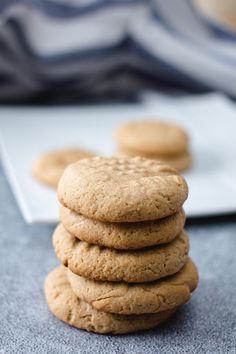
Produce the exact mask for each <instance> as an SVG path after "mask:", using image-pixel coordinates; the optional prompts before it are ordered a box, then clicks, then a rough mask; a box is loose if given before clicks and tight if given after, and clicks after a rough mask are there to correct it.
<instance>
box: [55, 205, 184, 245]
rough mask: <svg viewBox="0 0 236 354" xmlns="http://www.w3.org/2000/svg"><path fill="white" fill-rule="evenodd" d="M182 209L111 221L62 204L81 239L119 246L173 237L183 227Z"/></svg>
mask: <svg viewBox="0 0 236 354" xmlns="http://www.w3.org/2000/svg"><path fill="white" fill-rule="evenodd" d="M185 218H186V217H185V213H184V211H183V209H181V210H180V211H179V212H177V213H175V214H174V215H171V216H169V217H166V218H163V219H159V220H154V221H147V222H145V221H143V222H137V223H110V222H106V223H104V222H101V221H97V220H93V219H89V218H86V217H85V216H83V215H81V214H77V213H75V212H74V211H72V210H70V209H68V208H66V207H64V206H61V207H60V219H61V222H62V224H63V226H64V227H65V228H66V229H67V231H69V232H70V233H71V234H72V235H74V236H76V237H77V238H79V239H80V240H82V241H86V242H88V243H92V244H97V245H100V246H105V247H111V248H117V249H135V248H142V247H147V246H153V245H157V244H161V243H168V242H170V241H172V240H173V239H174V238H175V237H176V236H177V235H178V234H179V233H180V232H181V231H182V229H183V227H184V223H185Z"/></svg>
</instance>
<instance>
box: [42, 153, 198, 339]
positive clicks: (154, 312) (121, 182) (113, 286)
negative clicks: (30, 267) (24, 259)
mask: <svg viewBox="0 0 236 354" xmlns="http://www.w3.org/2000/svg"><path fill="white" fill-rule="evenodd" d="M187 194H188V188H187V185H186V182H185V180H184V179H183V178H182V177H181V176H180V175H179V174H178V173H177V172H176V170H175V169H173V168H172V167H169V166H168V165H165V164H163V163H161V162H157V161H154V160H147V159H144V158H140V157H127V158H118V157H117V158H104V157H95V158H91V159H83V160H80V161H78V162H77V163H75V164H73V165H70V166H69V167H67V169H66V170H65V172H64V174H63V175H62V178H61V180H60V182H59V186H58V196H59V200H60V203H61V211H60V216H61V224H60V225H59V226H58V227H57V228H56V230H55V232H54V235H53V245H54V249H55V252H56V255H57V257H58V258H59V260H60V261H61V263H62V265H61V266H60V267H59V268H57V269H56V270H54V271H52V272H51V273H50V274H49V275H48V277H47V279H46V283H45V292H46V298H47V302H48V305H49V308H50V309H51V311H52V312H53V313H54V315H55V316H57V317H58V318H59V319H61V320H62V321H64V322H66V323H68V324H71V325H73V326H75V327H77V328H82V329H86V330H88V331H92V332H96V333H114V334H119V333H128V332H134V331H139V330H144V329H148V328H152V327H154V326H156V325H158V324H159V323H161V322H163V321H164V320H166V319H167V318H169V317H170V316H171V315H172V314H173V313H174V312H175V311H176V309H177V308H178V307H179V306H180V305H182V304H183V303H185V302H187V301H188V300H189V299H190V296H191V293H192V292H193V290H194V289H195V288H196V286H197V282H198V274H197V269H196V267H195V265H194V263H193V262H192V260H191V259H190V258H189V257H188V252H189V240H188V236H187V234H186V232H185V231H184V230H183V227H184V223H185V214H184V211H183V209H182V205H183V203H184V201H185V200H186V198H187Z"/></svg>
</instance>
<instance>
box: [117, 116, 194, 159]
mask: <svg viewBox="0 0 236 354" xmlns="http://www.w3.org/2000/svg"><path fill="white" fill-rule="evenodd" d="M116 140H117V143H118V145H119V147H120V148H122V149H125V150H128V151H131V152H134V153H136V154H137V155H139V153H143V154H147V155H165V156H167V155H176V154H182V153H185V152H186V151H187V150H188V137H187V134H186V132H185V131H184V130H183V129H182V128H181V127H179V126H176V125H174V124H172V123H165V122H160V121H136V122H129V123H125V124H123V125H122V126H121V127H120V128H119V129H117V131H116Z"/></svg>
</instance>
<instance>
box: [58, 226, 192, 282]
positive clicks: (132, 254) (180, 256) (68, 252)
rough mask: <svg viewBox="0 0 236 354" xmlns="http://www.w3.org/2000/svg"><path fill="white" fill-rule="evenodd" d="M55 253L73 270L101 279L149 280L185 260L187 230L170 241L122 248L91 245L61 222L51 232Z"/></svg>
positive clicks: (176, 269)
mask: <svg viewBox="0 0 236 354" xmlns="http://www.w3.org/2000/svg"><path fill="white" fill-rule="evenodd" d="M53 245H54V249H55V252H56V255H57V257H58V258H59V260H60V261H61V263H62V264H64V265H65V266H67V267H68V268H69V269H70V270H71V271H72V272H74V273H75V274H78V275H80V276H82V277H85V278H89V279H94V280H101V281H106V280H107V281H125V282H130V283H132V282H133V283H137V282H148V281H152V280H156V279H159V278H162V277H165V276H168V275H172V274H175V273H177V272H178V271H179V270H180V269H181V268H182V267H183V266H184V264H185V263H186V261H187V258H188V251H189V242H188V236H187V234H186V233H185V232H184V231H182V233H181V234H180V235H179V236H178V237H176V238H175V239H174V240H173V241H172V242H170V243H168V244H165V245H160V246H154V247H151V248H145V249H142V250H133V251H121V250H119V251H118V250H115V249H111V248H106V247H99V246H97V245H91V244H89V243H87V242H84V241H80V240H79V239H78V238H76V237H75V236H73V235H71V234H70V233H69V232H68V231H66V230H65V228H64V227H63V225H62V224H60V225H59V226H58V227H57V228H56V230H55V231H54V234H53Z"/></svg>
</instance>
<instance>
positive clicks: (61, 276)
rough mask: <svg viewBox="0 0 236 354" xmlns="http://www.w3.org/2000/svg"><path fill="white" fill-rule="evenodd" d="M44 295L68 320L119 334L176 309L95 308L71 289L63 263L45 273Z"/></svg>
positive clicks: (163, 317) (150, 324)
mask: <svg viewBox="0 0 236 354" xmlns="http://www.w3.org/2000/svg"><path fill="white" fill-rule="evenodd" d="M45 296H46V300H47V303H48V306H49V309H50V310H51V312H52V313H53V314H54V315H55V316H56V317H57V318H59V319H60V320H62V321H64V322H66V323H67V324H69V325H71V326H74V327H77V328H80V329H84V330H87V331H90V332H95V333H113V334H122V333H130V332H136V331H140V330H145V329H149V328H152V327H155V326H157V325H158V324H160V323H161V322H163V321H165V320H166V319H168V318H169V317H170V316H171V315H172V314H173V313H174V311H175V310H176V309H172V310H167V311H163V312H160V313H155V314H144V315H116V314H110V313H106V312H102V311H97V310H96V309H94V308H93V307H92V306H91V305H89V304H88V303H86V302H84V301H82V300H80V299H79V298H78V297H76V295H75V294H74V293H73V291H72V289H71V287H70V285H69V282H68V279H67V275H66V269H65V268H64V267H62V266H61V267H58V268H56V269H55V270H53V271H52V272H51V273H49V274H48V276H47V278H46V281H45Z"/></svg>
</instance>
